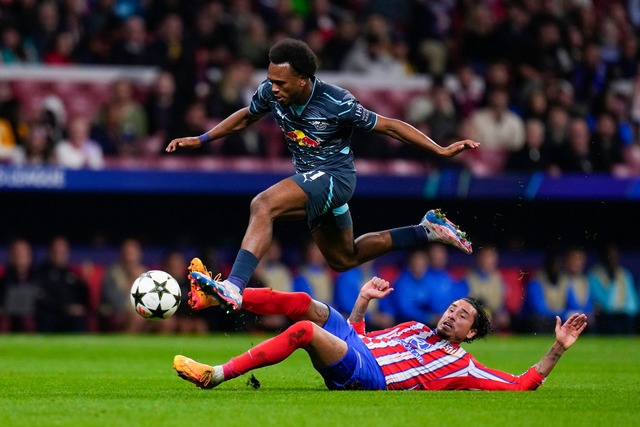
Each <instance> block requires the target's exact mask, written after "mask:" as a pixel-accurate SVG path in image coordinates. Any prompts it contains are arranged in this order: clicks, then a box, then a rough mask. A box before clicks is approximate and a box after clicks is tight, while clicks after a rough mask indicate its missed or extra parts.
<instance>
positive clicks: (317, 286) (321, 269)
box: [293, 241, 334, 304]
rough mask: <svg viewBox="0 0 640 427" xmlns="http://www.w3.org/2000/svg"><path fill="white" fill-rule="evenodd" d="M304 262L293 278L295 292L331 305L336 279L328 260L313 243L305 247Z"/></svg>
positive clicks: (308, 243) (307, 243)
mask: <svg viewBox="0 0 640 427" xmlns="http://www.w3.org/2000/svg"><path fill="white" fill-rule="evenodd" d="M303 253H304V260H303V261H302V263H301V264H300V265H299V266H298V267H297V273H296V275H295V276H294V278H293V291H294V292H306V293H308V294H309V295H311V297H312V298H314V299H316V300H318V301H324V302H326V303H327V304H331V302H332V301H333V295H334V290H333V289H334V277H333V272H332V271H331V270H330V269H329V265H328V264H327V260H326V259H325V258H324V256H323V255H322V252H320V249H319V248H318V246H317V245H316V243H315V242H313V241H308V242H306V243H305V245H304V251H303Z"/></svg>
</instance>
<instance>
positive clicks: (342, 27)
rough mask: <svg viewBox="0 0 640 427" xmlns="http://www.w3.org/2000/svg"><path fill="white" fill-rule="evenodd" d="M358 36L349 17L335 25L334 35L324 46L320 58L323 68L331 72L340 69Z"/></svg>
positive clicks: (355, 27)
mask: <svg viewBox="0 0 640 427" xmlns="http://www.w3.org/2000/svg"><path fill="white" fill-rule="evenodd" d="M358 35H359V28H358V24H357V22H356V21H355V19H354V18H353V17H352V16H351V15H347V16H345V17H344V18H343V19H341V20H340V21H339V22H338V24H337V28H336V33H335V35H334V36H333V37H332V38H331V39H329V40H328V41H327V42H326V44H325V48H324V52H323V57H322V64H323V68H324V69H325V70H333V71H337V70H339V69H341V67H342V63H343V62H344V59H345V58H346V56H347V55H348V53H349V52H350V51H351V49H353V47H354V46H355V44H356V41H357V40H358Z"/></svg>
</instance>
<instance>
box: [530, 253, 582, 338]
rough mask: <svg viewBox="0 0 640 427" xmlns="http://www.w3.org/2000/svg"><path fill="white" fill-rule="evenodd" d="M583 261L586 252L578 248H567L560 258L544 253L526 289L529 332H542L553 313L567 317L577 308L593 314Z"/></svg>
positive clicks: (551, 318) (579, 310) (552, 319)
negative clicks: (538, 270)
mask: <svg viewBox="0 0 640 427" xmlns="http://www.w3.org/2000/svg"><path fill="white" fill-rule="evenodd" d="M585 263H586V254H585V252H584V250H583V249H582V248H579V247H570V248H568V249H567V250H566V251H565V253H564V255H563V256H562V258H560V257H558V256H556V255H555V254H553V253H550V254H548V258H547V259H546V261H545V267H544V269H543V270H541V271H540V272H539V273H538V275H537V276H536V278H534V279H533V280H532V281H531V282H530V283H529V286H528V289H527V300H528V303H529V307H530V308H531V309H532V311H531V312H530V315H531V316H530V322H531V324H530V327H531V329H532V330H533V331H535V332H542V331H544V330H545V326H548V325H549V324H553V323H554V322H555V316H561V317H563V316H568V315H570V314H572V313H577V312H582V311H581V310H584V313H585V314H587V316H591V315H592V314H593V305H592V303H591V297H590V292H589V282H588V280H587V276H586V274H585ZM547 330H548V329H547Z"/></svg>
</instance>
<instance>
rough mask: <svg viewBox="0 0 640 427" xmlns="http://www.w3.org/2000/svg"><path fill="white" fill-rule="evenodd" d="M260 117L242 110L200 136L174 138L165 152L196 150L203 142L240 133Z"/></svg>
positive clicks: (246, 108)
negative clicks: (183, 149)
mask: <svg viewBox="0 0 640 427" xmlns="http://www.w3.org/2000/svg"><path fill="white" fill-rule="evenodd" d="M261 117H262V116H261V115H253V114H251V113H250V112H249V107H245V108H242V109H240V110H238V111H236V112H235V113H233V114H231V115H230V116H229V117H227V118H226V119H224V120H223V121H221V122H220V123H218V125H217V126H216V127H214V128H213V129H211V130H210V131H208V132H206V133H204V134H202V135H200V136H187V137H184V138H176V139H174V140H173V141H171V142H170V143H169V145H167V148H166V149H165V151H166V152H167V153H172V152H174V151H176V149H177V148H178V147H183V148H198V147H200V146H201V145H202V144H203V143H204V142H210V141H215V140H216V139H220V138H224V137H225V136H228V135H231V134H232V133H235V132H238V131H241V130H243V129H245V128H247V127H248V126H250V125H251V124H253V123H255V122H257V121H258V120H260V118H261Z"/></svg>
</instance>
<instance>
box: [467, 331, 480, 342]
mask: <svg viewBox="0 0 640 427" xmlns="http://www.w3.org/2000/svg"><path fill="white" fill-rule="evenodd" d="M477 333H478V330H477V329H469V332H468V333H467V336H466V337H465V339H467V340H470V339H471V338H473V337H475V336H476V334H477Z"/></svg>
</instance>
